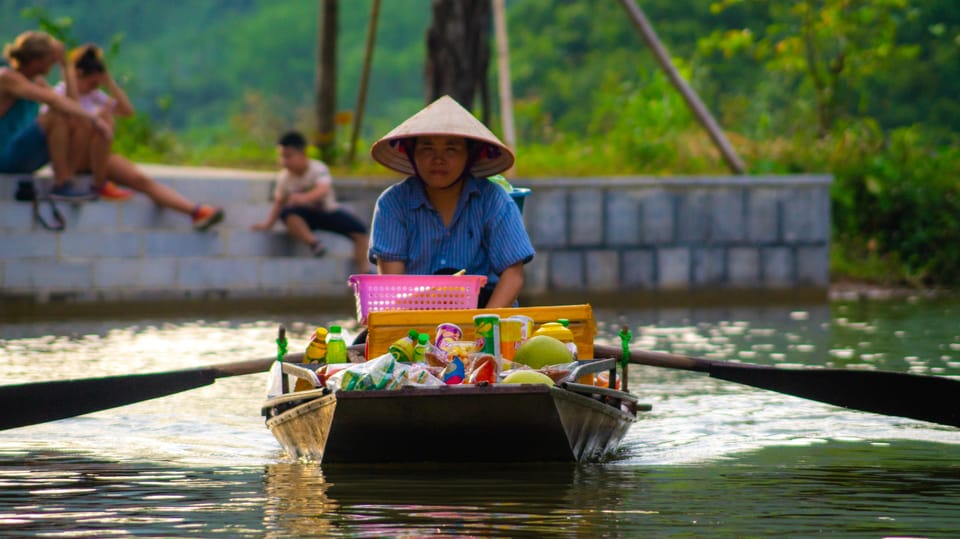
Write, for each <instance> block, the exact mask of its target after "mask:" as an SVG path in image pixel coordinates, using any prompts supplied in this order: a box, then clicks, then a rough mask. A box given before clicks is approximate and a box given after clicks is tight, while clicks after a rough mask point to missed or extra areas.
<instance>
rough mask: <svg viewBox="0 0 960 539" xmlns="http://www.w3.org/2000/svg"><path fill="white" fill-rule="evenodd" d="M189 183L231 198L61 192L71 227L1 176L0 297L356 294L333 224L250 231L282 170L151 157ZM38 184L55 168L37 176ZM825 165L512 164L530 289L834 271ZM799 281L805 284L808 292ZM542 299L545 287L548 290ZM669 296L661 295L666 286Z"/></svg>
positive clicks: (364, 182) (807, 276)
mask: <svg viewBox="0 0 960 539" xmlns="http://www.w3.org/2000/svg"><path fill="white" fill-rule="evenodd" d="M143 168H144V170H145V171H146V172H147V173H148V174H150V175H151V176H153V177H154V178H156V179H157V180H158V181H161V182H164V183H167V184H169V185H171V186H172V187H174V188H175V189H177V190H178V191H180V192H181V193H182V194H184V195H185V196H187V197H188V198H191V199H194V200H197V201H203V202H207V203H215V204H219V205H222V206H223V207H224V208H225V210H226V218H225V220H224V222H223V223H221V224H220V225H218V226H217V227H215V228H214V229H212V230H209V231H207V232H204V233H198V232H194V231H193V230H192V228H191V226H190V220H189V219H188V218H186V216H183V215H180V214H177V213H176V212H172V211H169V210H160V209H158V208H156V207H155V206H154V205H153V204H152V203H151V202H150V201H149V200H148V199H147V198H146V197H144V196H142V195H137V196H135V197H134V198H133V199H131V200H129V201H125V202H122V203H114V202H106V201H98V202H91V203H84V204H62V203H61V204H60V207H61V209H62V211H63V213H64V214H65V216H66V220H67V230H66V231H65V232H63V233H52V232H49V231H46V230H43V229H42V228H40V227H39V226H38V225H36V224H35V223H33V218H32V214H31V211H30V205H29V204H26V203H22V202H15V201H13V193H14V191H15V189H16V183H17V180H18V179H20V178H19V177H17V176H2V175H0V308H8V307H9V306H12V305H20V306H21V307H22V306H23V305H25V304H29V303H33V304H47V303H54V304H61V305H62V304H73V303H77V304H80V303H94V304H96V303H117V302H119V303H124V302H127V303H136V302H146V303H150V302H161V301H180V300H183V301H193V300H198V301H200V300H202V301H207V300H223V301H226V300H238V301H246V300H251V301H252V300H256V299H263V300H271V299H278V300H279V299H284V300H289V299H294V298H303V297H311V298H327V299H334V298H339V299H344V298H346V299H347V300H349V299H350V297H351V295H352V293H351V291H350V290H349V288H347V287H346V285H345V281H346V278H347V276H348V275H349V273H350V272H351V270H352V262H351V253H352V244H351V242H350V241H348V240H346V239H345V238H342V237H340V236H337V235H335V234H330V233H326V232H319V233H318V237H319V238H320V239H321V240H322V241H323V242H324V243H325V244H327V246H328V253H327V255H326V256H324V257H322V258H313V257H310V256H309V253H307V251H306V249H305V248H304V247H303V246H300V245H296V244H295V243H294V242H293V241H292V240H291V239H290V238H289V237H288V236H287V235H286V234H285V232H284V231H283V229H282V227H281V226H279V225H278V227H277V228H276V229H275V230H273V231H270V232H259V231H252V230H250V225H252V224H253V223H255V222H257V221H259V220H261V219H262V218H263V217H264V216H266V214H267V211H268V210H269V207H270V197H271V194H272V190H273V180H274V177H275V173H273V172H258V171H244V170H225V169H209V168H201V167H172V166H164V165H143ZM336 181H337V184H336V185H337V192H338V197H339V198H340V199H341V200H342V201H343V203H344V204H345V205H346V206H347V207H348V208H350V209H351V210H352V211H354V212H355V213H356V214H357V215H358V216H360V217H361V219H363V220H365V221H366V222H368V223H369V219H370V216H371V214H372V209H373V205H374V202H375V200H376V198H377V196H378V195H379V194H380V193H381V192H382V190H383V189H384V188H385V187H386V186H387V185H389V184H391V183H393V182H395V181H397V179H396V178H337V180H336ZM37 182H38V184H39V185H40V186H41V190H42V189H43V188H45V187H46V186H49V184H50V177H49V172H48V171H42V172H41V173H40V174H38V175H37ZM831 182H832V177H831V176H829V175H817V174H804V175H760V176H710V177H707V176H670V177H651V176H629V177H626V176H616V177H593V178H518V179H515V180H514V183H515V184H516V185H518V186H523V187H531V188H532V189H533V191H534V192H533V194H532V195H531V196H530V197H529V198H528V199H527V200H526V203H525V209H524V219H525V222H526V225H527V230H528V231H529V233H530V236H531V240H532V241H533V243H534V246H535V247H536V249H537V256H536V258H535V259H534V261H533V262H531V263H530V264H529V265H528V266H527V282H526V286H525V288H524V294H525V296H528V297H531V298H533V297H535V298H538V300H537V301H542V302H547V303H553V302H550V301H549V298H551V297H562V296H568V295H571V294H574V295H579V296H589V295H591V294H593V295H597V296H601V295H604V294H607V295H609V294H614V295H616V294H640V295H647V296H648V297H652V298H661V299H662V298H663V297H665V296H664V295H672V296H676V297H693V298H696V297H701V298H707V297H708V296H718V295H721V296H729V297H731V298H736V297H738V296H741V297H742V296H743V295H744V293H745V292H747V291H755V292H757V293H758V294H760V295H762V294H763V293H774V292H775V293H779V294H781V295H790V293H791V291H801V290H802V291H806V292H809V291H813V295H814V296H816V295H819V294H821V293H822V295H823V297H825V294H826V290H827V287H828V286H829V275H828V260H829V239H830V238H829V236H830V195H829V189H830V184H831ZM806 292H805V295H807V294H806ZM544 298H546V300H545V299H544ZM658 301H659V300H658Z"/></svg>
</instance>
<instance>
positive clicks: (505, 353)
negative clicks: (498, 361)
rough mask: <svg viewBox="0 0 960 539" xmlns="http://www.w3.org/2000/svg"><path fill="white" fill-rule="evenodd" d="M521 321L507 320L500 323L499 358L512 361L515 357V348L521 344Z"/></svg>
mask: <svg viewBox="0 0 960 539" xmlns="http://www.w3.org/2000/svg"><path fill="white" fill-rule="evenodd" d="M522 332H523V321H522V320H516V319H510V318H507V319H506V320H501V321H500V357H502V358H503V359H509V360H512V359H513V357H514V356H515V355H517V348H520V344H521V343H522V342H523V341H522V339H521V336H522Z"/></svg>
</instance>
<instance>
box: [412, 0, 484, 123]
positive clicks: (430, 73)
mask: <svg viewBox="0 0 960 539" xmlns="http://www.w3.org/2000/svg"><path fill="white" fill-rule="evenodd" d="M432 4H433V6H432V9H433V22H432V23H431V24H430V28H428V29H427V61H426V65H425V73H424V78H425V81H426V94H427V102H428V103H429V102H432V101H434V100H435V99H438V98H439V97H441V96H443V95H449V96H450V97H452V98H454V99H456V100H457V102H458V103H460V104H461V105H463V106H464V108H467V109H472V108H473V99H474V96H475V95H476V93H477V92H480V95H481V97H483V98H484V99H483V100H484V101H488V99H487V96H488V95H489V92H488V88H487V67H488V65H489V64H490V32H491V22H492V21H491V14H490V0H433V2H432ZM483 105H484V107H483V118H482V119H483V122H484V123H489V122H488V120H489V115H490V111H489V110H488V109H489V107H488V103H486V102H485V103H483Z"/></svg>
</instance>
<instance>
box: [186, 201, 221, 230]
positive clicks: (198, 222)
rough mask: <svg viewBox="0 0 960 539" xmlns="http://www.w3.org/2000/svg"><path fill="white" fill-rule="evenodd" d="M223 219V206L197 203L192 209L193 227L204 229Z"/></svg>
mask: <svg viewBox="0 0 960 539" xmlns="http://www.w3.org/2000/svg"><path fill="white" fill-rule="evenodd" d="M222 220H223V208H217V207H215V206H208V205H206V204H198V205H197V209H195V210H193V229H194V230H201V231H202V230H206V229H208V228H210V227H212V226H213V225H215V224H217V223H219V222H220V221H222Z"/></svg>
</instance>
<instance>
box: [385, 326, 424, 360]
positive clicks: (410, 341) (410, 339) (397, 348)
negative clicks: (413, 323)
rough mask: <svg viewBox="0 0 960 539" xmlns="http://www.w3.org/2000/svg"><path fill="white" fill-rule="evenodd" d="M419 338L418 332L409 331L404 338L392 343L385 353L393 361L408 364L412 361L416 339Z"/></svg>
mask: <svg viewBox="0 0 960 539" xmlns="http://www.w3.org/2000/svg"><path fill="white" fill-rule="evenodd" d="M419 336H420V332H418V331H417V330H415V329H411V330H410V331H408V332H407V336H406V337H403V338H400V339H397V340H396V341H394V343H393V344H391V345H390V348H388V349H387V351H388V352H390V355H392V356H393V359H395V360H397V361H400V362H401V363H410V362H411V361H413V352H414V350H413V347H414V345H416V344H417V338H418V337H419Z"/></svg>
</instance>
